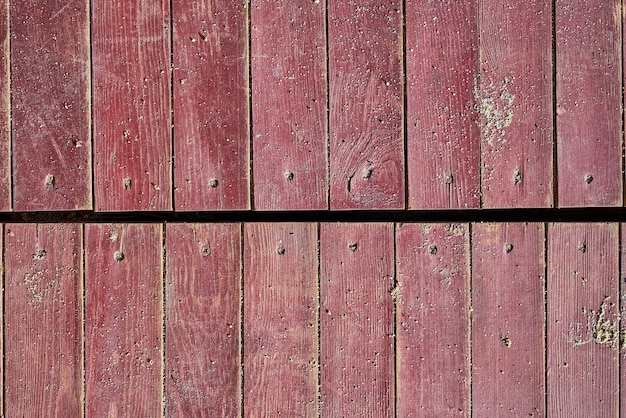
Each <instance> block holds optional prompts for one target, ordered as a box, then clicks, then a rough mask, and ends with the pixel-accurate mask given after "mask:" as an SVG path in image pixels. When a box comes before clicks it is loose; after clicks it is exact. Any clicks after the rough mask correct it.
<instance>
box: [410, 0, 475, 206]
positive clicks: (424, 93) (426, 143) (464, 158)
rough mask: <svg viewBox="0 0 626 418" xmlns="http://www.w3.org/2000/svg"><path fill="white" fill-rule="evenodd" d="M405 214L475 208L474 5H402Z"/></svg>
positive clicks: (413, 0) (415, 1) (416, 1)
mask: <svg viewBox="0 0 626 418" xmlns="http://www.w3.org/2000/svg"><path fill="white" fill-rule="evenodd" d="M405 7H406V78H407V80H406V83H407V86H406V88H407V96H406V101H407V103H406V118H407V170H408V176H407V177H408V194H409V196H408V205H409V209H426V208H429V209H442V208H459V209H464V208H477V207H478V206H479V204H480V196H479V181H480V172H479V157H480V151H479V138H480V131H479V127H478V125H477V124H476V120H477V119H478V116H477V112H476V109H477V108H476V103H475V97H474V83H475V80H476V75H477V74H478V25H477V19H478V1H477V0H472V1H464V2H453V1H451V0H446V1H421V0H407V1H406V6H405Z"/></svg>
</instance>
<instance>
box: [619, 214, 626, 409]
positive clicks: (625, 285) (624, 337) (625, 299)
mask: <svg viewBox="0 0 626 418" xmlns="http://www.w3.org/2000/svg"><path fill="white" fill-rule="evenodd" d="M625 227H626V225H625V224H621V225H620V234H621V237H620V240H621V244H622V246H621V250H622V251H621V254H620V256H621V257H620V262H621V264H620V286H619V292H620V302H621V304H620V305H621V317H620V346H619V349H620V357H619V362H620V368H619V369H620V415H621V416H626V396H624V393H625V392H626V320H625V319H624V316H623V315H624V312H626V233H625V231H626V229H625Z"/></svg>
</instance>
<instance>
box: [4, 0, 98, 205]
mask: <svg viewBox="0 0 626 418" xmlns="http://www.w3.org/2000/svg"><path fill="white" fill-rule="evenodd" d="M88 19H89V9H88V1H86V0H48V1H46V2H41V1H38V0H20V1H12V2H11V3H10V28H11V52H10V57H11V101H12V104H11V121H12V131H11V137H12V153H13V207H14V209H15V210H19V211H41V210H74V209H91V208H92V199H91V195H92V191H91V184H92V180H91V175H92V173H91V132H90V128H91V120H90V119H91V117H90V75H89V20H88ZM5 59H6V58H5ZM3 98H4V97H3ZM2 142H4V140H3V141H2ZM2 149H4V145H3V148H2ZM0 150H1V149H0ZM5 150H6V149H5ZM3 155H7V154H3ZM1 158H3V159H4V158H5V157H4V156H3V157H1ZM0 176H2V178H6V171H4V170H3V171H1V172H0Z"/></svg>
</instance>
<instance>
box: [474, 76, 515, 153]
mask: <svg viewBox="0 0 626 418" xmlns="http://www.w3.org/2000/svg"><path fill="white" fill-rule="evenodd" d="M512 84H513V80H512V79H510V78H508V77H505V78H503V79H502V80H501V81H500V83H497V84H496V83H494V82H493V81H491V82H489V83H488V84H487V83H481V81H480V79H479V77H476V78H475V80H474V98H475V100H476V106H477V111H478V113H479V115H480V122H479V124H480V127H481V129H482V137H483V140H484V141H485V142H487V144H489V145H494V144H495V143H496V142H502V143H503V142H506V140H505V139H504V133H505V128H507V127H508V126H510V125H511V123H512V122H513V102H514V100H515V95H514V94H513V93H511V91H510V88H511V86H512Z"/></svg>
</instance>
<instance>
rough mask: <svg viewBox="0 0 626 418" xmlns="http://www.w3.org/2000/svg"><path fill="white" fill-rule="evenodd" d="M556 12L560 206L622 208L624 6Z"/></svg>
mask: <svg viewBox="0 0 626 418" xmlns="http://www.w3.org/2000/svg"><path fill="white" fill-rule="evenodd" d="M555 12H556V102H557V103H556V115H557V162H558V205H559V206H560V207H571V206H622V203H623V202H622V184H623V180H622V113H621V112H622V110H621V106H622V63H621V57H622V49H621V48H622V37H621V14H622V13H621V2H620V1H619V0H609V1H594V0H582V1H576V2H572V1H569V0H556V3H555Z"/></svg>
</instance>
